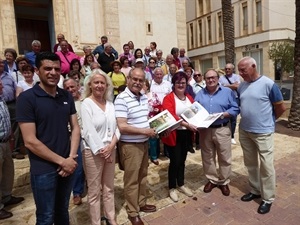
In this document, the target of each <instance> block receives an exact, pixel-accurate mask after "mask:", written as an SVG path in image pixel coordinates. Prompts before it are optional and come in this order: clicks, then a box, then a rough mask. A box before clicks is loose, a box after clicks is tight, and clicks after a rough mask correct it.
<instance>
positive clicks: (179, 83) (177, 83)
mask: <svg viewBox="0 0 300 225" xmlns="http://www.w3.org/2000/svg"><path fill="white" fill-rule="evenodd" d="M175 84H176V85H182V86H184V85H186V82H175Z"/></svg>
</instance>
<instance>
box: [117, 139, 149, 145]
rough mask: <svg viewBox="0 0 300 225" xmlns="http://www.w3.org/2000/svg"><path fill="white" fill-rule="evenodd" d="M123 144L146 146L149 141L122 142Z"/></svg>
mask: <svg viewBox="0 0 300 225" xmlns="http://www.w3.org/2000/svg"><path fill="white" fill-rule="evenodd" d="M120 142H121V143H124V144H136V145H138V144H140V145H141V144H146V143H147V142H148V140H147V141H143V142H128V141H120Z"/></svg>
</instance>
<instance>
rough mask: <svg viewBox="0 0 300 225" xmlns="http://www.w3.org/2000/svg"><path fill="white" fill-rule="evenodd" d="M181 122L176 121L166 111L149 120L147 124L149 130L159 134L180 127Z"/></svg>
mask: <svg viewBox="0 0 300 225" xmlns="http://www.w3.org/2000/svg"><path fill="white" fill-rule="evenodd" d="M181 121H182V119H181V120H178V121H177V120H176V119H175V118H174V116H173V115H172V114H171V113H170V112H169V111H168V110H167V109H166V110H164V111H162V112H161V113H159V114H157V115H156V116H154V117H152V118H150V119H149V124H150V127H151V128H154V129H155V131H156V132H157V133H158V134H160V133H161V132H163V131H165V130H167V129H170V130H171V131H172V130H175V129H177V128H178V127H179V126H180V123H181Z"/></svg>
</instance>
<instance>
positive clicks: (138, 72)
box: [115, 68, 156, 225]
mask: <svg viewBox="0 0 300 225" xmlns="http://www.w3.org/2000/svg"><path fill="white" fill-rule="evenodd" d="M127 82H128V83H127V87H126V89H125V91H124V92H122V93H121V94H119V95H118V96H117V98H116V100H115V110H116V117H117V123H118V127H119V129H120V132H121V137H120V143H119V147H120V150H121V154H120V156H121V162H122V164H123V165H124V194H125V202H126V210H127V214H128V218H129V220H130V222H131V223H132V224H133V225H143V224H144V223H143V221H142V220H141V218H140V216H139V212H154V211H156V207H155V206H154V205H148V204H146V196H147V173H148V166H149V163H148V139H149V137H155V136H156V132H155V130H154V129H152V128H150V127H149V122H148V99H147V96H146V95H145V94H141V92H140V91H141V90H142V87H143V85H144V82H145V72H144V71H143V70H142V69H140V68H134V69H132V70H131V71H130V72H129V75H128V80H127Z"/></svg>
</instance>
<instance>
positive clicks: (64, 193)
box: [30, 171, 74, 225]
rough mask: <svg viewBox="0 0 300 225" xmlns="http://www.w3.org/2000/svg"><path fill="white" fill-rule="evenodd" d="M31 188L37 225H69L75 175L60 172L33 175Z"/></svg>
mask: <svg viewBox="0 0 300 225" xmlns="http://www.w3.org/2000/svg"><path fill="white" fill-rule="evenodd" d="M30 177H31V188H32V193H33V198H34V201H35V205H36V225H53V223H54V224H55V225H69V211H68V208H69V201H70V195H71V191H72V187H73V177H74V176H73V175H70V176H68V177H61V176H60V175H59V174H58V172H56V171H54V172H50V173H46V174H41V175H32V174H31V176H30Z"/></svg>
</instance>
